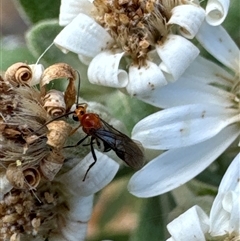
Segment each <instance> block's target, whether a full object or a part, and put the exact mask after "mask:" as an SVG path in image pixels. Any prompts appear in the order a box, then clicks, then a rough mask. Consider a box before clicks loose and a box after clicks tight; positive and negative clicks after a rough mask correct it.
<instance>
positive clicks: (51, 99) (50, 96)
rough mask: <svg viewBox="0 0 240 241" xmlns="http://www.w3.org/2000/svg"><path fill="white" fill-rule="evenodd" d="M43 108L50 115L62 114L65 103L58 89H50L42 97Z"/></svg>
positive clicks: (64, 109)
mask: <svg viewBox="0 0 240 241" xmlns="http://www.w3.org/2000/svg"><path fill="white" fill-rule="evenodd" d="M43 102H44V105H43V106H44V108H45V110H46V111H47V113H48V114H49V115H50V116H52V117H57V116H60V115H63V114H64V113H65V111H66V104H65V101H64V96H63V93H62V92H60V91H58V90H50V91H48V92H47V94H46V95H45V96H44V98H43Z"/></svg>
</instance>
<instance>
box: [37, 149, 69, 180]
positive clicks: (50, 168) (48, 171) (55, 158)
mask: <svg viewBox="0 0 240 241" xmlns="http://www.w3.org/2000/svg"><path fill="white" fill-rule="evenodd" d="M64 159H65V158H64V156H63V155H62V154H61V153H60V152H58V151H54V150H52V151H51V152H50V154H49V155H48V156H47V157H44V158H43V159H42V160H41V161H40V165H39V169H40V171H41V173H42V175H43V176H44V177H45V178H46V179H48V180H50V181H52V180H53V179H54V177H55V175H56V174H57V173H58V172H59V170H60V169H61V167H62V165H63V162H64Z"/></svg>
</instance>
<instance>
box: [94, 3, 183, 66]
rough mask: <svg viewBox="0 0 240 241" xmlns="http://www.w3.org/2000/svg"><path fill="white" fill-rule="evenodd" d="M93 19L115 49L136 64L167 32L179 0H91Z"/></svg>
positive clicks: (143, 61) (141, 60)
mask: <svg viewBox="0 0 240 241" xmlns="http://www.w3.org/2000/svg"><path fill="white" fill-rule="evenodd" d="M93 3H94V5H95V6H96V9H97V11H96V13H95V18H96V20H97V21H98V23H99V24H100V25H102V26H103V27H104V28H105V29H106V30H107V31H108V32H109V33H110V35H111V36H112V37H113V38H114V39H115V41H116V43H117V47H118V48H119V47H120V48H121V49H122V50H124V51H125V53H126V54H128V55H129V56H131V58H132V59H133V61H134V62H135V63H137V64H139V65H142V64H145V60H146V58H147V53H148V52H149V51H151V50H152V49H153V48H154V47H155V45H156V43H157V42H160V41H162V40H163V39H165V38H166V37H167V35H168V33H169V32H170V31H171V29H170V28H169V27H168V26H167V22H168V20H169V19H170V17H171V14H172V13H171V10H172V9H173V8H174V7H175V6H177V5H180V4H183V1H180V0H171V1H169V0H158V1H153V0H134V1H126V0H113V1H108V0H95V1H94V2H93Z"/></svg>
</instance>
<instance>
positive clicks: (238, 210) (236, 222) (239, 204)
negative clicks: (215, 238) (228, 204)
mask: <svg viewBox="0 0 240 241" xmlns="http://www.w3.org/2000/svg"><path fill="white" fill-rule="evenodd" d="M239 191H240V190H239ZM239 197H240V192H236V193H234V195H233V196H232V200H233V204H232V210H231V216H230V220H229V228H228V229H229V231H230V233H235V234H236V235H240V228H239V227H240V200H239Z"/></svg>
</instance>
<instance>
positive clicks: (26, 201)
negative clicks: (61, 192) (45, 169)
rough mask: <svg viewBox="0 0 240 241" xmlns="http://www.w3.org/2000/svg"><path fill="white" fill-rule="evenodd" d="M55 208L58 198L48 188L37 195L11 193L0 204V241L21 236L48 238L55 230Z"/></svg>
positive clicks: (20, 192)
mask: <svg viewBox="0 0 240 241" xmlns="http://www.w3.org/2000/svg"><path fill="white" fill-rule="evenodd" d="M47 190H48V191H47ZM50 197H51V201H49V200H50ZM57 204H58V194H57V193H56V191H52V192H51V191H50V190H49V187H48V185H47V186H46V187H44V186H43V185H42V186H41V187H40V189H39V190H38V191H37V192H36V193H33V192H29V191H24V190H16V189H13V190H12V191H11V192H9V193H8V194H6V195H5V196H4V198H3V200H1V201H0V220H1V221H0V237H1V240H9V239H10V240H20V236H22V235H21V234H23V235H24V234H25V235H26V234H27V235H28V237H34V236H36V235H38V237H44V236H46V235H48V232H49V231H50V230H51V229H54V228H56V226H55V223H56V220H54V217H55V214H56V205H57ZM59 204H60V203H59Z"/></svg>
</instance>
